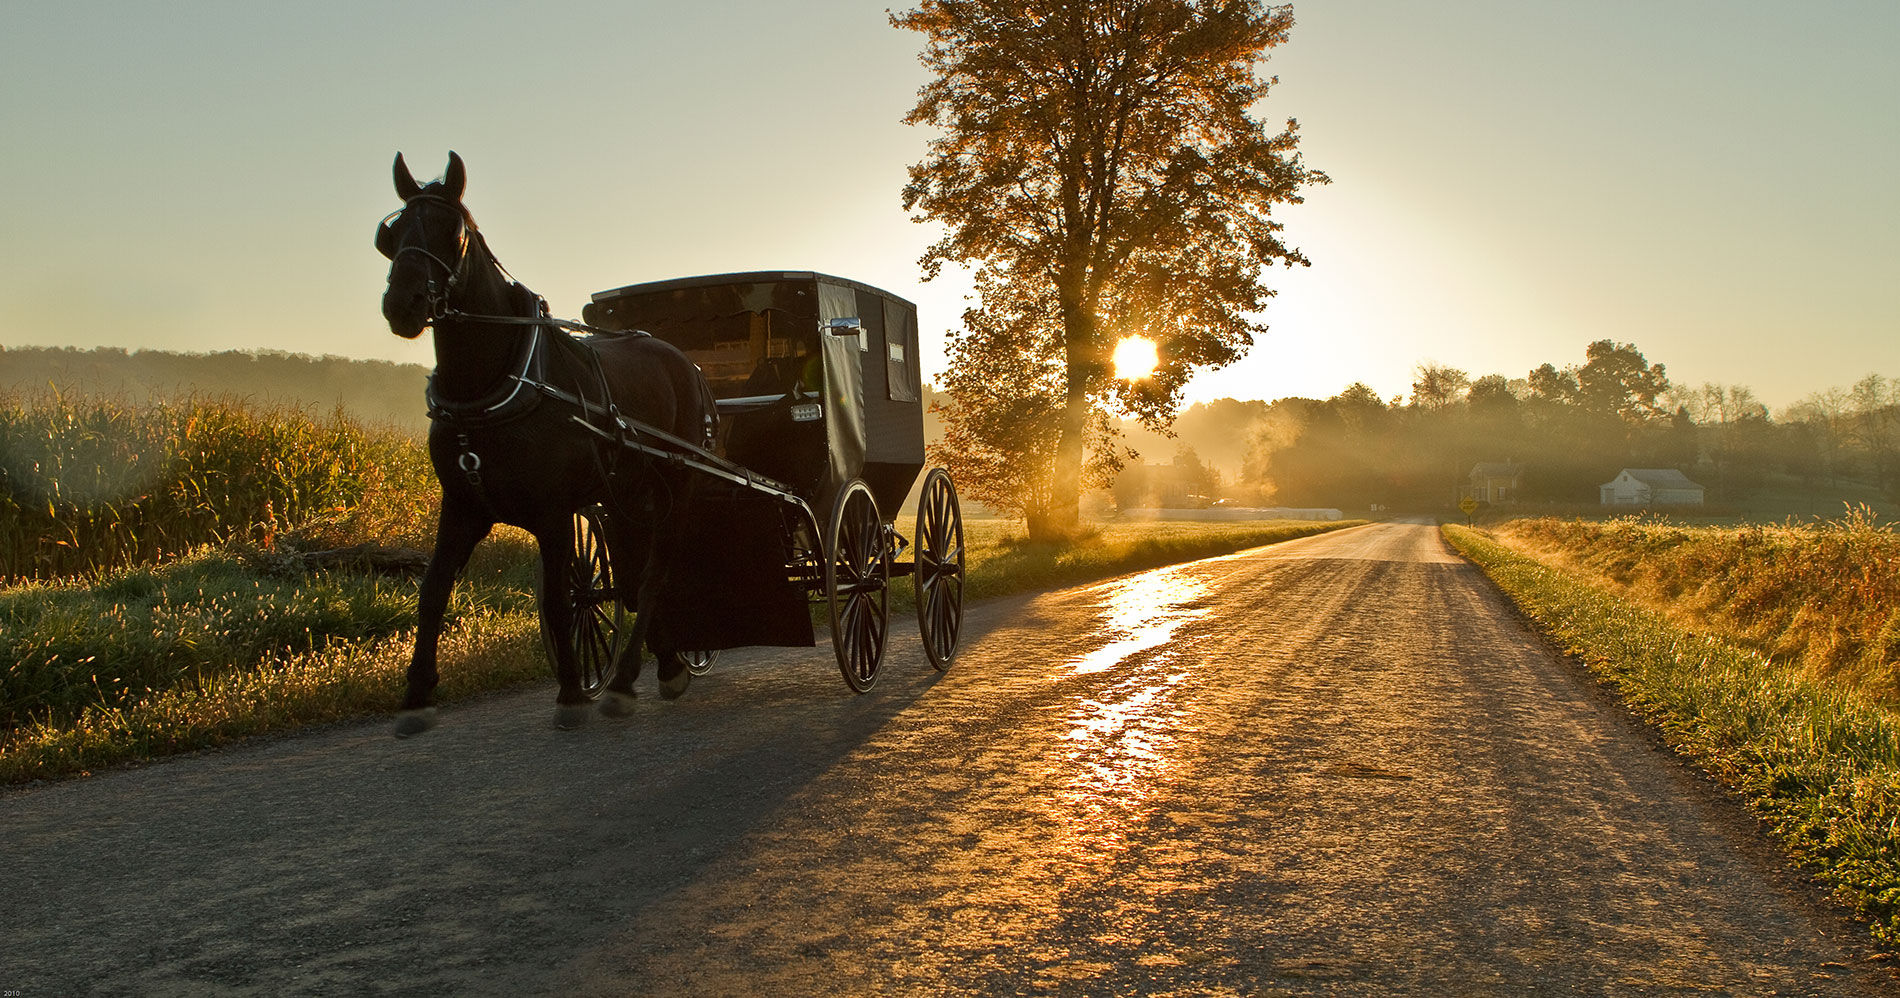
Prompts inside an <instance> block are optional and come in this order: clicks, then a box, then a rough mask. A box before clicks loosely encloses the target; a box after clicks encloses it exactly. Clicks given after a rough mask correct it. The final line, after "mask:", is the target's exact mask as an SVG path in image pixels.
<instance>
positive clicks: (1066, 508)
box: [1029, 294, 1095, 541]
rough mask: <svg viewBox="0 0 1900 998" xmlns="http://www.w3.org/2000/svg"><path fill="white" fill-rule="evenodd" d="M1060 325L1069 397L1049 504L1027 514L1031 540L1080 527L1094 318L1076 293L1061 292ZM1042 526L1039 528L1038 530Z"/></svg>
mask: <svg viewBox="0 0 1900 998" xmlns="http://www.w3.org/2000/svg"><path fill="white" fill-rule="evenodd" d="M1061 297H1062V328H1063V337H1062V338H1063V342H1064V352H1065V353H1066V354H1067V361H1068V371H1067V377H1066V380H1067V381H1068V397H1067V398H1066V399H1065V400H1064V405H1063V407H1062V432H1061V434H1060V435H1059V436H1058V437H1057V438H1056V460H1055V469H1054V473H1053V476H1052V480H1051V482H1050V486H1049V506H1048V508H1047V509H1044V510H1042V511H1041V515H1040V516H1032V517H1030V519H1029V537H1030V539H1031V540H1053V541H1060V540H1067V539H1068V538H1070V537H1074V536H1075V535H1076V534H1077V533H1078V532H1080V530H1081V526H1082V522H1081V520H1082V518H1081V505H1082V461H1083V458H1084V457H1085V453H1084V452H1085V450H1086V446H1087V442H1088V428H1089V412H1090V409H1091V406H1090V403H1089V382H1090V381H1091V380H1092V375H1093V372H1094V354H1095V350H1094V346H1093V344H1094V342H1095V338H1094V333H1095V329H1094V322H1093V316H1091V315H1090V313H1089V310H1088V308H1087V307H1086V306H1085V305H1084V304H1082V303H1081V302H1080V301H1078V299H1079V298H1080V296H1079V295H1073V294H1063V295H1062V296H1061ZM1038 527H1040V530H1038Z"/></svg>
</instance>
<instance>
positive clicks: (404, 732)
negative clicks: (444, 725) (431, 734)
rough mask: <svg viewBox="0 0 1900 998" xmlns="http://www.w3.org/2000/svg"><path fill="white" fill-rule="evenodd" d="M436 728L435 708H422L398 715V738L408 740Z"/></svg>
mask: <svg viewBox="0 0 1900 998" xmlns="http://www.w3.org/2000/svg"><path fill="white" fill-rule="evenodd" d="M433 727H435V708H434V707H421V708H418V709H416V710H405V711H403V712H402V713H400V714H397V715H396V737H397V738H408V737H410V736H411V735H419V734H422V733H423V732H424V731H427V730H429V729H430V728H433Z"/></svg>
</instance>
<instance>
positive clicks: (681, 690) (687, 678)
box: [660, 666, 693, 700]
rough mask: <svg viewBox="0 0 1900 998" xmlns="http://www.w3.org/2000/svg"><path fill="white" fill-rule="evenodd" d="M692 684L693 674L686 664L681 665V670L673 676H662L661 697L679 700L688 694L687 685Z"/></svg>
mask: <svg viewBox="0 0 1900 998" xmlns="http://www.w3.org/2000/svg"><path fill="white" fill-rule="evenodd" d="M692 684H693V674H692V673H691V672H688V671H686V667H685V666H681V667H680V671H679V672H678V673H677V674H675V675H674V676H673V677H672V678H668V677H666V676H661V677H660V699H662V700H678V699H679V698H680V697H683V696H685V695H686V687H688V686H691V685H692Z"/></svg>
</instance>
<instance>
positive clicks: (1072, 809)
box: [1052, 566, 1209, 856]
mask: <svg viewBox="0 0 1900 998" xmlns="http://www.w3.org/2000/svg"><path fill="white" fill-rule="evenodd" d="M1097 593H1099V596H1098V598H1099V599H1100V600H1101V603H1102V609H1103V614H1104V619H1103V621H1102V624H1101V625H1100V627H1101V630H1102V632H1103V633H1105V634H1107V635H1108V636H1109V638H1110V640H1109V642H1108V643H1107V644H1105V645H1103V646H1102V647H1101V648H1098V649H1096V650H1095V651H1093V652H1090V653H1088V654H1086V655H1083V656H1081V657H1080V658H1078V659H1076V660H1075V661H1074V662H1073V663H1071V665H1070V668H1069V669H1067V670H1065V672H1064V673H1063V677H1064V678H1069V677H1075V676H1085V675H1093V674H1099V673H1104V672H1107V671H1109V670H1111V669H1114V668H1116V667H1118V666H1123V665H1127V666H1129V667H1130V671H1129V672H1128V673H1127V674H1126V675H1123V676H1119V677H1116V679H1115V681H1114V683H1113V684H1112V685H1110V686H1109V687H1107V688H1106V689H1104V690H1102V691H1101V693H1100V694H1099V695H1097V696H1094V697H1089V698H1084V699H1082V700H1081V701H1080V702H1079V703H1077V704H1076V706H1075V708H1074V709H1073V710H1072V711H1071V712H1070V713H1069V716H1068V718H1067V720H1068V723H1069V730H1068V731H1067V732H1066V733H1065V734H1064V735H1063V741H1064V742H1066V743H1067V744H1068V746H1069V751H1068V752H1067V754H1066V756H1065V758H1064V761H1065V762H1066V763H1067V767H1066V768H1067V770H1068V773H1067V776H1066V779H1065V781H1064V783H1063V786H1062V788H1061V790H1060V791H1059V792H1058V793H1057V794H1056V797H1055V800H1054V801H1053V802H1052V803H1053V804H1054V808H1053V810H1054V815H1053V816H1054V817H1055V818H1056V820H1057V821H1058V822H1059V823H1060V825H1061V826H1062V828H1063V835H1062V841H1061V843H1060V848H1061V850H1062V851H1063V852H1065V853H1068V854H1070V855H1072V856H1073V855H1085V854H1091V853H1093V854H1104V853H1114V852H1119V851H1121V850H1122V849H1124V848H1126V846H1127V844H1128V842H1129V840H1130V837H1131V836H1130V832H1131V831H1132V829H1133V826H1134V825H1135V824H1136V823H1137V822H1139V821H1143V820H1145V819H1146V818H1147V816H1148V810H1149V807H1148V805H1149V801H1150V800H1151V799H1152V798H1153V796H1154V793H1155V790H1156V788H1157V786H1158V785H1159V784H1161V783H1162V782H1164V781H1165V780H1166V777H1167V775H1168V772H1169V770H1170V768H1171V767H1172V765H1173V763H1172V761H1171V757H1170V751H1171V750H1172V749H1173V747H1174V742H1175V737H1176V735H1177V734H1178V733H1179V730H1178V729H1179V728H1180V725H1181V713H1182V711H1183V709H1184V705H1183V704H1182V703H1181V702H1180V698H1179V697H1178V696H1176V693H1177V691H1178V690H1179V688H1180V686H1181V685H1182V684H1183V683H1184V682H1185V681H1186V680H1187V678H1188V670H1187V669H1185V668H1183V664H1182V663H1181V662H1180V661H1178V660H1177V657H1178V655H1179V649H1178V648H1176V647H1175V646H1174V641H1175V637H1176V633H1177V632H1178V631H1179V630H1180V628H1181V627H1182V626H1183V625H1185V624H1187V623H1189V622H1190V621H1194V620H1199V619H1201V618H1203V617H1205V616H1207V615H1208V613H1209V601H1208V596H1209V591H1208V588H1207V585H1206V583H1205V582H1203V581H1202V580H1201V579H1200V578H1199V577H1197V576H1196V575H1194V574H1192V573H1191V572H1189V571H1188V570H1187V568H1186V566H1174V567H1171V568H1163V569H1158V570H1156V571H1152V572H1144V573H1142V574H1141V575H1137V576H1134V577H1132V578H1128V579H1124V580H1121V581H1120V582H1113V583H1109V584H1108V585H1105V586H1101V587H1099V589H1098V590H1097ZM1091 595H1094V594H1091Z"/></svg>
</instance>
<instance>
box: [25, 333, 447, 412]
mask: <svg viewBox="0 0 1900 998" xmlns="http://www.w3.org/2000/svg"><path fill="white" fill-rule="evenodd" d="M428 377H429V369H428V368H426V367H423V366H421V365H419V364H394V363H390V362H389V361H381V360H354V359H351V358H347V357H331V356H326V357H312V356H308V355H305V354H294V353H284V352H281V351H275V350H265V351H237V350H228V351H224V352H220V353H171V352H167V351H162V350H135V351H130V352H128V351H126V350H123V349H118V348H112V347H100V348H97V349H92V350H77V349H73V348H71V347H12V348H7V347H0V392H10V393H13V394H18V395H27V396H32V395H39V394H44V393H49V392H59V393H63V394H65V395H68V396H82V395H83V396H92V397H106V398H112V399H117V400H120V401H123V402H125V403H127V404H130V405H142V404H145V403H147V402H151V401H154V400H158V399H173V398H179V397H181V396H186V395H199V396H208V397H230V398H241V399H249V400H252V401H256V402H262V403H269V404H273V405H290V406H295V407H298V408H303V409H308V410H311V411H312V412H313V413H314V414H316V415H324V414H326V413H328V412H329V411H330V410H333V409H335V408H337V407H338V406H341V407H342V408H343V409H344V410H346V411H347V412H348V413H349V414H350V415H351V417H352V418H354V419H356V420H358V421H360V422H364V423H370V424H387V425H390V426H394V427H398V428H401V429H405V430H410V431H414V432H417V433H420V432H421V431H422V430H423V429H424V428H425V427H427V425H428V413H427V410H426V406H425V404H424V402H423V389H424V387H425V386H426V385H427V383H428Z"/></svg>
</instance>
